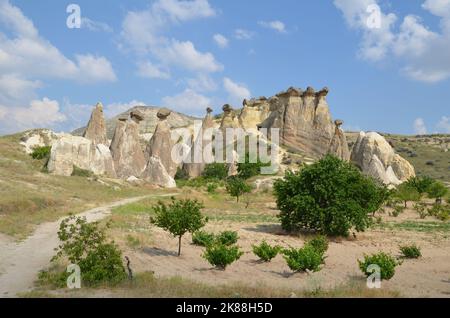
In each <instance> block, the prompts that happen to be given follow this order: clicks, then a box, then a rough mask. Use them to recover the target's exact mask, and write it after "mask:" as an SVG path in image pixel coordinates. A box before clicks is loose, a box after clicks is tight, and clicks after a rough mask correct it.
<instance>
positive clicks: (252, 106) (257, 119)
mask: <svg viewBox="0 0 450 318" xmlns="http://www.w3.org/2000/svg"><path fill="white" fill-rule="evenodd" d="M243 106H244V107H243V108H242V110H241V113H240V115H239V124H240V126H241V127H242V128H244V129H245V130H256V129H257V127H258V125H260V124H261V123H262V122H263V121H264V120H265V119H266V118H267V117H269V114H270V103H269V101H268V100H267V98H266V97H260V98H255V99H250V100H246V99H244V102H243Z"/></svg>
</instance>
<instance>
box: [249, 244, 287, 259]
mask: <svg viewBox="0 0 450 318" xmlns="http://www.w3.org/2000/svg"><path fill="white" fill-rule="evenodd" d="M252 248H253V254H255V255H256V256H258V257H259V259H261V260H263V261H264V262H270V261H271V260H272V259H273V258H275V257H276V256H277V255H278V253H279V252H280V251H281V247H279V246H270V245H269V244H267V242H266V241H262V243H261V244H260V245H252Z"/></svg>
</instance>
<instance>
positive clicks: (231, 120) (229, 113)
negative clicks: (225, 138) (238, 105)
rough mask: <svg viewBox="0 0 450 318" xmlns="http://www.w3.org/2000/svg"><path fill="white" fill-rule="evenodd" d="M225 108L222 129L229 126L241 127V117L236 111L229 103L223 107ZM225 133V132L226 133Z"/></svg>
mask: <svg viewBox="0 0 450 318" xmlns="http://www.w3.org/2000/svg"><path fill="white" fill-rule="evenodd" d="M222 110H223V116H222V122H221V124H220V129H221V130H222V131H225V129H227V128H239V127H240V125H239V119H238V118H237V117H236V113H235V111H234V109H233V108H232V107H231V106H230V105H228V104H225V105H224V106H223V107H222ZM224 134H225V133H224Z"/></svg>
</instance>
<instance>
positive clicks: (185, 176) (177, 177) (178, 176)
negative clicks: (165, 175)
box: [175, 168, 189, 180]
mask: <svg viewBox="0 0 450 318" xmlns="http://www.w3.org/2000/svg"><path fill="white" fill-rule="evenodd" d="M188 179H189V175H188V174H187V172H186V171H185V170H184V169H182V168H178V169H177V173H176V174H175V180H188Z"/></svg>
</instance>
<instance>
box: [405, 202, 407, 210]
mask: <svg viewBox="0 0 450 318" xmlns="http://www.w3.org/2000/svg"><path fill="white" fill-rule="evenodd" d="M407 207H408V201H405V209H406V208H407Z"/></svg>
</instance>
